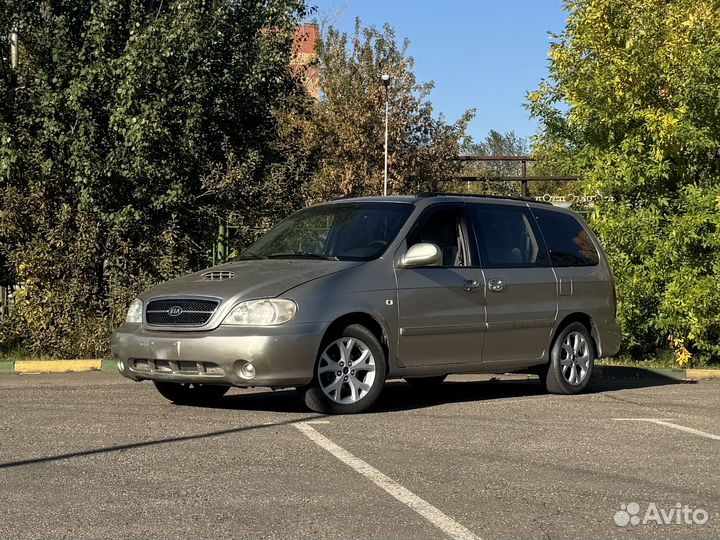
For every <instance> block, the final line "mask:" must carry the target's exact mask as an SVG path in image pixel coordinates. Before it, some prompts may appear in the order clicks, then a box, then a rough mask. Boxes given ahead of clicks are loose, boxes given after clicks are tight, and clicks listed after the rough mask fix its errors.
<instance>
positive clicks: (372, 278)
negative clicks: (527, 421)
mask: <svg viewBox="0 0 720 540" xmlns="http://www.w3.org/2000/svg"><path fill="white" fill-rule="evenodd" d="M619 346H620V335H619V331H618V327H617V325H616V323H615V294H614V286H613V278H612V274H611V271H610V268H609V266H608V263H607V260H606V258H605V256H604V254H603V252H602V249H601V247H600V244H599V242H598V240H597V238H596V237H595V235H594V234H593V233H592V231H591V230H590V229H589V228H588V226H587V225H586V224H585V222H584V221H583V220H582V219H581V218H580V217H579V216H578V215H577V214H575V213H573V212H571V211H569V210H564V209H561V208H556V207H553V206H551V205H549V204H544V203H539V202H535V201H532V200H525V199H516V198H510V197H506V198H501V197H498V198H492V197H476V196H463V195H451V194H441V193H423V194H419V195H417V196H402V197H367V198H357V199H344V200H338V201H332V202H329V203H326V204H320V205H317V206H312V207H309V208H305V209H303V210H300V211H299V212H296V213H294V214H292V215H291V216H290V217H288V218H287V219H286V220H284V221H282V222H281V223H280V224H279V225H277V226H276V227H275V228H274V229H272V230H271V231H270V232H268V233H267V234H265V235H264V236H262V237H261V238H260V239H258V240H257V241H256V242H255V243H254V244H252V245H251V246H250V247H248V248H247V249H246V250H245V251H243V252H242V254H241V255H240V256H239V257H238V258H237V259H235V260H234V261H232V262H229V263H226V264H223V265H220V266H216V267H214V268H209V269H207V270H203V271H201V272H197V273H194V274H190V275H188V276H185V277H182V278H179V279H176V280H173V281H170V282H167V283H163V284H161V285H158V286H157V287H154V288H153V289H150V290H149V291H147V292H145V293H143V294H141V295H140V296H139V297H138V298H137V299H135V300H134V301H133V302H132V304H131V305H130V308H129V310H128V314H127V320H126V322H125V323H124V324H123V325H122V326H120V328H118V329H117V330H116V331H115V333H114V334H113V338H112V355H113V358H114V359H115V360H116V362H117V365H118V369H119V370H120V373H122V374H123V375H124V376H125V377H128V378H130V379H133V380H135V381H143V380H151V381H153V382H154V383H155V386H156V387H157V389H158V390H159V391H160V393H161V394H162V395H163V396H165V397H166V398H168V399H170V400H172V401H174V402H176V403H185V404H190V403H207V402H209V401H212V400H214V399H219V398H220V397H222V396H223V395H224V394H225V393H226V392H227V391H228V389H229V388H230V387H231V386H239V387H251V386H267V387H272V388H287V387H296V388H299V389H300V390H302V393H303V395H304V398H305V402H306V404H307V405H308V406H309V407H310V408H311V409H313V410H315V411H319V412H325V413H355V412H359V411H362V410H364V409H366V408H367V407H368V406H370V405H371V404H372V403H373V402H374V401H375V400H376V399H377V397H378V395H379V394H380V392H381V391H382V389H383V386H384V384H385V381H386V380H387V379H390V378H404V379H405V380H406V381H408V382H409V383H412V384H417V385H424V386H431V385H437V384H440V383H442V381H443V380H444V378H445V377H446V376H447V375H448V374H451V373H494V372H501V373H503V372H508V371H534V372H536V373H538V374H539V375H540V379H541V381H542V382H543V384H544V385H545V386H546V387H547V389H548V391H550V392H553V393H560V394H574V393H577V392H580V391H582V390H583V389H584V388H585V387H586V386H587V384H588V382H589V381H590V377H591V374H592V370H593V363H594V361H595V359H596V358H599V357H601V356H611V355H614V354H616V353H617V351H618V349H619Z"/></svg>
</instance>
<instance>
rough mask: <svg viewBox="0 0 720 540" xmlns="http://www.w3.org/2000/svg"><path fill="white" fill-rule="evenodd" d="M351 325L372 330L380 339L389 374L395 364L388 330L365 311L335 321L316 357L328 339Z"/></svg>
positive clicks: (327, 330) (329, 328)
mask: <svg viewBox="0 0 720 540" xmlns="http://www.w3.org/2000/svg"><path fill="white" fill-rule="evenodd" d="M351 324H360V325H362V326H364V327H365V328H367V329H368V330H370V331H371V332H372V333H373V335H374V336H375V337H376V338H377V339H378V341H379V342H380V346H381V347H382V349H383V352H384V353H385V360H386V362H387V364H388V365H387V371H388V373H389V372H390V370H391V366H392V364H393V362H392V360H391V357H390V347H389V344H390V339H389V334H388V331H387V328H386V327H385V325H384V324H383V323H382V322H380V320H378V318H377V317H375V316H374V315H371V314H370V313H367V312H365V311H353V312H351V313H346V314H344V315H341V316H339V317H337V318H336V319H335V320H333V321H332V322H331V323H330V324H329V325H328V327H327V329H326V330H325V333H324V334H323V337H322V339H321V340H320V346H319V347H318V351H317V354H316V356H319V355H320V351H322V349H323V347H324V346H325V345H326V343H327V341H328V339H329V338H330V337H331V336H334V335H337V334H338V333H339V332H340V331H341V330H342V329H343V328H345V327H346V326H349V325H351Z"/></svg>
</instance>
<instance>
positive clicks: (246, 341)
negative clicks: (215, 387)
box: [111, 323, 325, 387]
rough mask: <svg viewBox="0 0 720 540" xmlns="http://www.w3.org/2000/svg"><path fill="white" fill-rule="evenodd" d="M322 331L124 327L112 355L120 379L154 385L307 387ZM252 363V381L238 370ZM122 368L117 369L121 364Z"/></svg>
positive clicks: (319, 327)
mask: <svg viewBox="0 0 720 540" xmlns="http://www.w3.org/2000/svg"><path fill="white" fill-rule="evenodd" d="M324 332H325V325H324V324H321V323H312V324H289V325H286V326H277V327H254V328H249V327H233V326H219V327H218V328H216V329H214V330H211V331H207V332H186V331H156V330H149V329H147V328H144V327H143V326H142V325H139V324H129V323H125V324H123V325H122V326H120V328H118V329H117V330H116V331H115V332H114V333H113V336H112V345H111V351H112V356H113V358H114V359H115V360H116V361H118V360H119V361H122V365H118V368H119V369H120V372H121V374H122V375H124V376H125V377H127V378H129V379H133V380H135V381H141V380H147V379H149V380H158V381H172V382H196V383H205V384H227V385H232V386H244V387H247V386H270V387H286V386H299V385H304V384H308V383H309V382H310V381H311V380H312V378H313V370H314V367H315V359H316V357H317V354H318V349H319V347H320V341H321V340H322V336H323V333H324ZM248 362H251V363H252V364H253V367H254V368H255V376H254V377H253V378H246V377H243V375H242V371H241V368H242V366H243V365H245V364H247V363H248ZM119 364H120V363H119Z"/></svg>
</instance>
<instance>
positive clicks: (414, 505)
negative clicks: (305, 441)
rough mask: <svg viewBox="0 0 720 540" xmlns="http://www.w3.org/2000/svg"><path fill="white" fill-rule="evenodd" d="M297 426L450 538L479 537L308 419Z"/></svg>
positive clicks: (296, 425)
mask: <svg viewBox="0 0 720 540" xmlns="http://www.w3.org/2000/svg"><path fill="white" fill-rule="evenodd" d="M293 425H294V426H295V427H296V428H298V429H299V430H300V431H302V432H303V433H304V434H305V435H307V437H308V438H309V439H310V440H311V441H313V442H314V443H315V444H317V445H318V446H319V447H320V448H323V449H324V450H327V451H328V452H330V453H331V454H332V455H333V456H335V457H336V458H338V459H339V460H340V461H342V462H343V463H345V464H346V465H347V466H349V467H351V468H352V469H354V470H355V472H358V473H360V474H362V475H363V476H365V477H366V478H368V479H369V480H370V481H372V482H373V483H374V484H375V485H377V486H378V487H381V488H382V489H384V490H385V491H386V492H387V493H389V494H390V495H392V496H393V497H395V498H396V499H397V500H398V501H400V502H401V503H403V504H405V505H407V506H408V507H410V508H411V509H412V510H414V511H415V512H417V513H418V514H420V515H421V516H422V517H424V518H425V519H427V520H428V521H429V522H430V523H432V524H433V525H435V526H436V527H437V528H438V529H440V530H441V531H443V532H444V533H445V534H447V535H448V536H449V537H450V538H457V539H463V540H464V539H477V538H478V537H477V536H475V535H474V534H473V533H472V532H470V531H469V530H468V529H466V528H465V527H463V526H462V525H460V524H459V523H458V522H457V521H455V520H454V519H452V518H451V517H450V516H448V515H446V514H444V513H443V512H441V511H440V510H438V509H437V508H435V507H434V506H433V505H432V504H430V503H429V502H427V501H426V500H424V499H421V498H420V497H418V496H417V495H415V494H414V493H413V492H412V491H410V490H409V489H407V488H404V487H403V486H401V485H400V484H398V483H397V482H396V481H395V480H393V479H392V478H389V477H388V476H385V475H384V474H383V473H381V472H380V471H378V470H377V469H376V468H375V467H373V466H372V465H370V464H368V463H366V462H364V461H363V460H362V459H360V458H358V457H355V456H354V455H353V454H351V453H350V452H348V451H347V450H345V449H344V448H342V447H341V446H338V445H337V444H335V443H334V442H332V441H331V440H330V439H328V438H327V437H325V436H324V435H322V434H320V433H319V432H318V431H317V430H315V428H313V427H312V426H309V425H308V424H307V422H299V423H297V424H293Z"/></svg>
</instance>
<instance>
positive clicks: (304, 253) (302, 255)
mask: <svg viewBox="0 0 720 540" xmlns="http://www.w3.org/2000/svg"><path fill="white" fill-rule="evenodd" d="M293 257H298V258H303V259H321V260H323V261H339V260H340V259H338V258H337V257H331V256H329V255H318V254H317V253H308V252H307V251H295V252H294V253H273V254H272V255H269V258H271V259H290V258H293Z"/></svg>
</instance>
